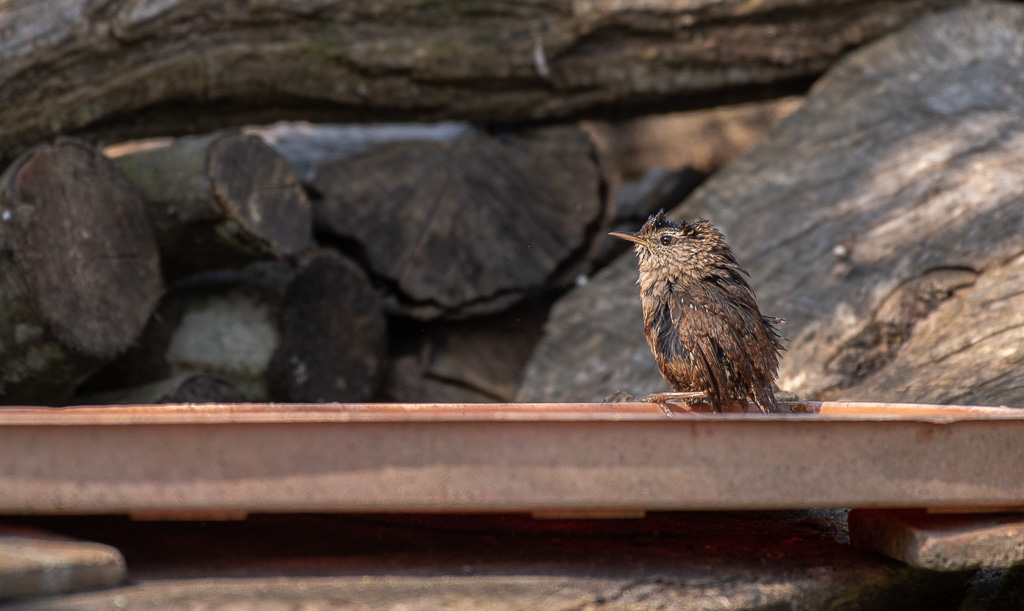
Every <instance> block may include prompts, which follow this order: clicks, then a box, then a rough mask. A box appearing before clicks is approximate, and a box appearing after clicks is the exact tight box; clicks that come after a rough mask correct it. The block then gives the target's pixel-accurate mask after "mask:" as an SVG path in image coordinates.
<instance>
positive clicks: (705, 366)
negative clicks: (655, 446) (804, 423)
mask: <svg viewBox="0 0 1024 611" xmlns="http://www.w3.org/2000/svg"><path fill="white" fill-rule="evenodd" d="M609 235H612V236H615V237H617V238H622V239H623V240H629V241H630V242H633V243H634V244H635V246H634V248H635V250H636V254H637V258H638V259H639V262H640V278H639V279H638V280H637V284H639V285H640V301H641V302H642V304H643V310H644V333H645V335H646V336H647V345H648V346H650V348H651V352H652V353H653V354H654V360H655V361H656V362H657V363H658V369H660V370H661V375H662V376H663V377H664V378H665V381H666V382H667V383H668V385H669V387H670V388H671V389H672V390H673V391H675V392H671V393H657V394H654V395H651V396H649V397H647V398H646V399H645V400H647V401H654V402H657V403H659V404H661V405H662V407H663V408H665V409H666V412H668V413H671V412H670V411H669V410H668V409H667V407H666V406H665V403H666V401H672V400H678V399H701V398H702V399H704V400H705V401H706V402H707V403H708V404H709V405H710V406H711V409H712V410H713V411H715V412H720V411H722V410H723V407H725V406H727V405H730V404H731V403H732V402H734V401H737V400H740V401H742V400H749V401H753V403H754V404H755V405H757V406H758V407H759V408H760V409H761V411H762V412H774V411H778V404H777V402H776V400H775V393H774V391H773V390H772V387H773V383H774V381H775V377H776V375H777V374H778V368H779V353H780V352H781V351H782V350H783V349H784V348H783V346H782V337H781V336H780V335H779V332H778V331H777V330H776V328H775V325H776V324H779V323H782V322H785V321H783V320H780V319H777V318H772V317H770V316H762V315H761V312H760V310H758V308H757V301H756V300H755V298H754V291H753V290H752V289H751V288H750V285H749V284H747V281H746V278H744V276H749V274H747V272H746V270H744V269H743V268H741V267H740V266H739V264H738V263H737V262H736V258H735V256H734V255H733V253H732V249H730V248H729V245H728V244H726V243H725V238H724V236H723V235H722V233H721V232H720V231H718V230H717V229H715V228H714V227H713V226H712V225H711V223H709V222H708V221H706V220H704V219H696V220H693V221H689V222H687V221H681V222H679V223H675V222H672V221H669V220H668V219H666V218H665V212H664V210H662V211H659V212H658V214H656V215H654V216H652V217H650V218H649V219H647V222H646V223H644V225H643V227H642V228H641V229H640V231H638V232H637V233H620V232H612V233H611V234H609Z"/></svg>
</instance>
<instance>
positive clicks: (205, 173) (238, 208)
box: [116, 132, 313, 277]
mask: <svg viewBox="0 0 1024 611" xmlns="http://www.w3.org/2000/svg"><path fill="white" fill-rule="evenodd" d="M116 162H117V164H118V165H119V166H120V167H121V169H122V170H123V171H124V173H125V174H126V175H127V176H128V178H129V179H130V180H131V181H132V182H133V183H134V184H135V185H136V186H137V187H138V188H139V190H140V191H141V192H142V196H143V199H144V200H145V202H146V213H147V215H148V216H149V219H150V221H151V222H152V223H153V228H154V230H155V232H156V238H157V243H158V244H159V246H160V257H161V261H162V263H163V268H164V273H165V275H166V276H168V277H180V276H184V275H187V274H189V273H194V272H197V271H203V270H208V269H216V268H221V267H232V266H240V265H242V264H245V263H250V262H252V261H254V260H258V259H268V258H284V257H289V256H293V255H296V254H298V253H299V252H301V251H303V250H305V249H306V248H309V247H310V246H312V243H313V217H312V211H311V210H310V206H309V200H308V199H307V198H306V194H305V192H304V191H303V190H302V187H301V186H300V185H299V183H298V181H297V180H296V178H295V176H294V174H293V173H292V171H291V168H290V167H289V166H288V164H287V162H286V161H285V160H284V159H283V158H281V157H280V156H279V155H278V154H277V153H276V152H275V151H274V149H272V148H271V147H270V146H268V145H267V144H266V143H265V142H263V140H261V139H260V138H259V137H257V136H246V135H242V134H239V133H232V132H227V133H224V132H221V133H217V134H213V135H207V136H200V137H185V138H180V139H178V140H176V141H175V142H173V143H172V144H171V145H169V146H166V147H161V148H157V149H153V150H148V151H142V152H138V153H132V154H129V155H125V156H123V157H118V158H117V160H116Z"/></svg>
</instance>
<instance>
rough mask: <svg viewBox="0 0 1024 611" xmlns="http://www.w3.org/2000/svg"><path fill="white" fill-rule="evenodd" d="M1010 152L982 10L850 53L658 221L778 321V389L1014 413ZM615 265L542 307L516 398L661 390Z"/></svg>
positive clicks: (1022, 74)
mask: <svg viewBox="0 0 1024 611" xmlns="http://www.w3.org/2000/svg"><path fill="white" fill-rule="evenodd" d="M1021 151H1024V7H1022V6H1019V5H1009V4H1001V5H981V6H978V7H974V8H971V9H964V10H960V11H954V12H950V13H947V14H944V15H940V16H935V17H928V18H925V19H922V20H921V21H919V22H917V23H916V24H914V25H912V26H910V27H908V28H907V29H905V30H903V31H902V32H900V33H898V34H895V35H893V36H890V37H887V38H885V39H883V40H881V41H878V42H877V43H875V44H872V45H870V46H869V47H867V48H865V49H863V50H860V51H858V52H856V53H854V54H852V55H850V56H849V57H848V58H846V59H845V60H843V61H842V62H840V64H838V65H837V66H836V67H835V68H833V69H832V70H831V71H830V72H829V73H828V74H827V75H826V76H825V77H824V78H823V79H822V80H821V81H820V82H819V83H818V84H816V85H815V87H814V88H813V90H812V92H811V94H810V95H809V96H808V99H807V102H806V104H805V105H804V107H803V108H802V109H801V110H798V111H797V112H796V113H794V114H793V115H791V116H790V117H789V118H787V119H785V120H784V121H783V122H782V123H781V124H779V125H778V126H777V127H776V128H775V129H773V130H772V131H770V132H769V133H768V134H767V135H766V137H765V138H764V139H763V140H762V141H761V142H760V143H759V144H758V145H757V146H756V147H755V148H754V149H752V150H751V151H749V152H748V153H747V154H745V155H743V156H741V157H740V158H738V159H737V160H736V161H735V162H733V163H732V164H730V165H729V166H728V167H727V168H725V169H724V170H723V171H722V172H720V173H718V174H716V175H715V176H714V177H713V178H712V179H710V180H709V181H708V182H706V183H705V184H704V185H703V186H702V187H701V188H700V189H699V190H698V191H697V192H695V194H694V196H693V197H691V198H690V199H689V200H687V202H686V203H685V205H684V206H682V207H681V208H679V209H677V210H676V211H675V216H686V217H693V216H707V217H709V218H710V219H711V220H712V222H714V223H715V224H717V225H718V226H719V227H720V228H722V229H723V231H724V233H725V234H726V237H727V239H728V240H729V241H730V243H731V244H732V246H733V248H734V250H735V251H736V254H737V257H738V259H739V261H740V263H741V264H743V265H744V266H745V267H747V268H748V270H749V271H750V273H751V275H752V285H753V286H754V288H755V289H756V290H757V294H758V298H759V303H760V304H761V309H762V311H763V312H765V313H766V314H770V315H776V316H782V317H785V318H787V319H788V320H789V324H788V325H786V326H785V327H783V329H782V331H783V332H784V334H785V335H786V336H788V337H789V338H790V339H791V340H792V341H791V342H790V343H789V351H788V353H787V354H785V355H784V356H783V359H782V364H781V367H780V386H782V387H783V388H785V389H788V390H793V391H796V392H798V393H800V394H801V395H802V396H804V397H821V398H829V397H837V398H846V399H873V400H884V401H933V402H940V403H941V402H967V403H987V404H992V403H995V404H999V403H1005V404H1009V405H1022V406H1024V384H1022V378H1021V374H1020V370H1021V363H1022V362H1024V351H1021V350H1020V338H1021V335H1020V329H1021V328H1022V327H1024V314H1022V313H1024V308H1022V307H1021V305H1022V303H1021V299H1020V294H1019V293H1020V290H1019V288H1018V287H1019V280H1020V278H1021V271H1020V256H1021V254H1022V253H1024V242H1022V240H1021V236H1022V235H1024V155H1022V153H1021ZM632 258H633V257H632V254H627V255H625V256H624V257H623V258H622V259H621V260H619V261H617V262H616V263H614V264H613V265H612V266H611V267H610V268H608V269H606V270H605V271H603V272H602V274H601V275H599V276H598V277H596V278H595V279H594V281H592V282H591V283H590V285H588V286H587V287H585V288H584V289H582V290H579V291H576V293H575V294H574V295H572V296H570V297H569V298H568V299H566V300H563V302H560V303H559V304H557V305H556V307H555V308H554V311H553V314H552V318H551V321H550V322H549V325H548V330H547V338H546V339H545V340H544V342H543V343H542V345H541V347H540V348H539V349H538V351H537V353H536V354H535V356H534V362H533V363H532V364H531V365H530V367H528V371H527V374H526V379H525V381H524V387H523V390H522V392H521V393H520V395H519V398H520V399H522V400H538V399H543V400H579V399H591V400H592V399H599V398H601V397H602V394H601V393H604V392H605V391H608V390H619V389H625V390H633V391H635V392H650V390H659V389H661V388H663V382H662V381H661V380H660V376H659V375H658V373H657V370H656V369H655V368H654V365H653V360H652V359H651V357H650V355H649V353H648V350H647V346H646V345H645V343H644V340H643V336H642V333H641V332H640V329H639V319H640V308H639V303H638V299H637V298H636V288H635V287H634V286H632V284H631V283H632V281H633V280H634V279H635V277H636V276H635V263H634V261H632V260H631V259H632ZM590 308H593V309H592V310H591V311H592V312H593V313H590V312H588V313H587V314H584V313H583V312H586V311H587V310H588V309H590ZM558 363H563V365H556V364H558Z"/></svg>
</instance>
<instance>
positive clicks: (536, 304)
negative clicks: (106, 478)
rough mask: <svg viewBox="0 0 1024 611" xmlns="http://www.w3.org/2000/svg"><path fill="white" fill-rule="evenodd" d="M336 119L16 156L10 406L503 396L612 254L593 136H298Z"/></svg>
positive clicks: (5, 287)
mask: <svg viewBox="0 0 1024 611" xmlns="http://www.w3.org/2000/svg"><path fill="white" fill-rule="evenodd" d="M325 133H326V134H328V135H330V136H331V137H333V138H334V139H335V140H336V141H337V142H336V144H337V146H335V147H327V148H325V149H323V150H322V151H321V153H320V154H319V156H318V157H317V158H316V159H314V160H312V161H310V160H309V159H305V160H299V159H291V160H289V159H288V158H287V156H288V150H289V148H288V147H287V146H281V147H280V148H279V150H280V151H281V152H279V150H278V149H275V148H274V147H272V146H270V145H269V144H268V143H267V142H266V141H265V140H264V139H263V138H261V137H260V136H258V135H254V134H253V133H247V132H242V131H236V130H232V131H226V132H217V133H214V134H209V135H205V136H190V137H183V138H179V139H175V140H169V141H165V142H159V143H157V146H155V147H154V148H147V147H139V150H136V151H134V152H130V153H128V154H121V155H118V156H114V155H113V154H112V155H111V157H108V156H106V155H105V154H104V152H103V151H101V150H99V149H96V148H94V147H92V146H90V145H88V144H86V143H84V142H82V141H78V140H73V139H60V140H57V141H56V142H54V143H52V144H44V145H41V146H38V147H36V148H34V149H32V150H30V151H29V152H27V153H26V154H24V155H23V156H22V157H21V158H20V159H18V161H16V162H15V163H14V164H12V165H11V166H10V167H9V168H8V170H7V171H6V173H5V174H4V175H3V177H2V183H0V215H2V223H0V252H2V258H0V266H2V269H0V277H2V278H3V283H2V285H0V301H2V302H3V304H4V306H5V307H4V308H3V309H4V312H5V313H6V315H5V317H4V319H3V320H2V321H0V402H2V403H5V404H47V405H60V404H69V403H153V402H178V401H244V400H249V401H285V402H317V401H370V400H421V401H422V400H438V401H482V400H509V399H511V398H512V396H513V395H514V392H515V384H516V381H517V380H518V377H519V375H520V372H521V370H522V368H523V366H524V364H525V362H526V359H527V358H528V357H529V355H530V351H531V350H532V347H533V344H534V342H536V340H537V339H538V338H539V333H540V328H541V325H542V323H543V320H544V318H545V316H546V312H547V306H548V304H549V303H550V301H551V299H552V297H553V296H554V295H556V294H558V292H559V291H561V290H562V289H563V288H565V287H567V286H569V285H571V284H572V283H573V282H574V280H575V279H576V278H577V277H579V276H580V275H581V274H586V273H587V272H588V271H590V269H591V268H592V267H593V265H594V260H595V258H596V257H598V256H599V255H600V254H601V252H600V250H599V249H598V248H596V246H597V245H598V244H601V243H600V242H598V241H597V240H595V238H596V237H597V236H603V234H604V232H605V231H606V230H607V229H608V226H609V222H610V215H611V213H612V211H613V206H612V205H611V204H610V192H611V189H610V185H609V182H608V181H609V179H608V176H607V173H606V172H605V170H604V168H603V167H602V163H601V159H600V156H599V154H598V152H597V150H596V148H595V146H594V145H593V143H592V142H591V140H590V138H589V137H588V136H587V135H586V133H585V132H584V131H583V130H582V129H580V128H579V127H577V126H575V125H573V126H569V127H548V128H542V129H535V130H532V131H527V132H517V133H512V132H508V133H488V132H485V131H483V130H480V129H475V128H470V127H468V126H466V127H460V128H459V129H455V130H451V129H449V130H448V131H447V132H446V134H445V135H444V136H443V137H438V138H422V137H421V138H416V139H404V140H402V139H399V140H397V141H381V142H375V143H373V142H371V143H369V144H364V145H363V146H348V145H346V143H345V138H346V137H351V134H348V136H346V134H347V132H345V130H340V131H337V130H336V131H335V132H330V130H327V131H316V130H314V131H313V133H311V134H307V135H306V136H302V135H301V134H297V133H296V132H294V131H293V132H292V133H291V134H290V136H289V138H290V139H289V142H291V143H292V144H293V145H294V140H295V138H296V137H308V138H310V139H311V141H312V140H316V139H320V140H322V139H323V138H324V137H325V136H324V134H325ZM278 135H279V134H278ZM350 144H351V143H350ZM300 149H301V150H306V151H307V152H308V150H309V148H308V147H306V148H303V147H300ZM289 161H292V162H293V163H294V164H297V165H295V166H294V167H298V164H301V163H306V164H307V166H306V167H304V168H303V169H302V172H303V174H302V180H301V181H300V180H299V178H297V176H296V173H295V171H294V170H293V164H290V163H289Z"/></svg>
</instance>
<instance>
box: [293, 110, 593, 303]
mask: <svg viewBox="0 0 1024 611" xmlns="http://www.w3.org/2000/svg"><path fill="white" fill-rule="evenodd" d="M311 186H312V189H313V190H314V191H315V193H316V197H314V202H313V213H314V219H315V223H316V225H317V229H318V231H319V233H320V235H321V236H322V237H323V238H324V239H325V240H327V241H329V242H334V243H340V245H341V246H343V247H348V248H349V249H351V250H354V251H356V252H357V253H358V256H360V257H361V258H362V259H363V260H364V264H365V265H366V266H367V268H368V269H369V270H370V271H371V273H372V274H373V275H375V276H377V277H378V278H381V279H383V281H384V282H385V284H386V285H387V286H388V288H389V293H388V305H389V307H390V308H391V309H392V311H395V312H399V313H402V314H408V315H411V316H414V317H417V318H424V319H426V318H436V317H438V316H449V317H455V316H466V315H470V314H479V313H487V312H494V311H497V310H500V309H502V308H505V307H507V306H509V305H511V304H512V303H515V302H516V301H518V300H520V299H522V298H523V297H524V296H526V295H529V294H535V293H537V292H539V291H540V290H542V289H544V288H550V287H551V286H552V285H558V284H560V283H564V282H565V281H566V278H567V276H569V274H571V273H572V270H573V269H575V268H577V267H582V268H585V267H586V263H587V261H588V259H589V257H588V255H589V250H590V247H591V243H592V241H593V238H594V237H595V236H596V235H599V234H600V233H601V232H602V231H603V230H604V228H605V226H606V221H607V216H608V215H609V214H610V212H611V209H612V206H610V205H609V201H608V200H609V197H610V194H609V187H608V185H607V184H606V182H605V173H604V171H603V169H602V166H601V163H600V160H599V158H598V153H597V151H596V149H595V148H594V146H593V144H592V143H591V141H590V139H589V138H588V137H587V135H586V134H585V133H584V132H583V131H582V130H580V129H578V128H576V127H549V128H543V129H538V130H531V131H527V132H521V133H516V134H513V133H505V134H499V135H493V136H492V135H489V134H486V133H483V132H480V131H476V132H473V133H470V134H467V135H463V136H460V137H457V138H455V139H453V140H450V141H447V142H436V141H408V142H395V143H390V144H384V145H381V146H378V147H375V148H373V149H371V150H369V151H367V152H366V153H364V154H362V155H360V156H357V157H352V158H346V159H342V160H340V161H337V162H331V163H326V164H322V165H320V166H318V167H317V169H316V172H315V178H314V179H313V181H312V184H311ZM569 277H571V276H569Z"/></svg>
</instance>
